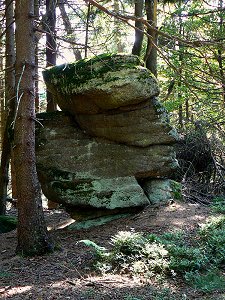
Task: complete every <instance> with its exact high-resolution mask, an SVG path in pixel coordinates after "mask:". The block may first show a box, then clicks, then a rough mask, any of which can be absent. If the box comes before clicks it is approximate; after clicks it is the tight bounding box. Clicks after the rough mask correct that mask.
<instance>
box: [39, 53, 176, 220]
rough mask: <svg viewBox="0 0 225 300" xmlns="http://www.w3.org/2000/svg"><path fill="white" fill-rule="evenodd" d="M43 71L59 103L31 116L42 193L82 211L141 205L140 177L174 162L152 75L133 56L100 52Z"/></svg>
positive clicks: (165, 171)
mask: <svg viewBox="0 0 225 300" xmlns="http://www.w3.org/2000/svg"><path fill="white" fill-rule="evenodd" d="M44 78H45V82H46V85H47V88H48V89H49V90H50V91H51V92H52V94H53V95H54V97H55V100H56V101H57V103H58V105H59V106H60V108H61V109H62V110H63V112H55V113H48V114H40V115H39V117H38V118H39V119H40V122H41V123H42V124H43V126H40V127H39V128H38V130H37V149H36V154H37V169H38V174H39V178H40V182H41V185H42V189H43V192H44V193H45V195H46V196H47V198H48V199H50V200H52V201H55V202H58V203H62V204H64V205H66V206H67V207H70V210H71V211H72V210H73V215H74V210H75V211H76V212H79V215H85V217H86V218H91V216H97V215H98V216H99V214H100V215H102V214H103V215H107V214H109V213H112V212H113V213H115V212H118V211H122V212H124V211H126V210H127V211H130V209H134V208H136V207H143V206H145V205H148V204H149V203H150V202H151V199H150V198H151V196H149V195H152V192H151V193H146V192H144V190H143V189H142V187H141V186H140V185H139V182H141V181H143V180H144V179H145V180H152V179H155V178H166V177H169V176H170V175H171V173H173V172H174V170H175V169H176V167H177V162H176V159H175V152H174V149H173V144H174V143H175V142H176V132H175V130H174V129H173V128H172V127H171V126H170V125H169V123H168V118H167V114H166V112H165V110H164V108H163V107H162V105H161V104H160V103H159V101H158V100H157V99H156V95H158V93H159V88H158V83H157V80H156V79H155V77H154V76H153V75H152V74H151V73H150V72H149V70H147V69H146V68H144V67H143V66H141V63H140V60H139V58H138V57H136V56H133V55H111V56H110V55H101V56H97V57H95V58H93V59H89V60H81V61H78V62H76V63H74V64H69V65H63V66H58V67H53V68H51V69H47V70H46V71H45V72H44ZM152 182H153V183H152V184H151V189H154V181H152ZM157 182H158V181H157ZM152 202H155V200H154V201H152ZM71 207H73V208H74V209H72V208H71ZM82 211H85V213H82Z"/></svg>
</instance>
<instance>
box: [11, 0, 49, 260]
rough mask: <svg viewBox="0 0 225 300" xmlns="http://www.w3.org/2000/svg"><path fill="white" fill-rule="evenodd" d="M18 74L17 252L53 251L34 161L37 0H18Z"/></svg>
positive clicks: (16, 131)
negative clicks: (35, 24) (35, 1)
mask: <svg viewBox="0 0 225 300" xmlns="http://www.w3.org/2000/svg"><path fill="white" fill-rule="evenodd" d="M15 19H16V74H17V76H18V77H17V85H16V87H17V99H18V108H17V109H18V111H17V118H16V122H15V130H14V133H15V135H14V147H13V148H14V155H15V170H16V184H17V200H18V202H17V206H18V229H17V234H18V245H17V253H20V254H22V255H40V254H43V253H45V252H48V251H52V249H53V246H52V243H51V240H50V238H49V236H48V232H47V228H46V225H45V221H44V214H43V210H42V202H41V190H40V184H39V181H38V177H37V172H36V161H35V102H34V100H35V99H34V97H35V94H34V76H35V41H34V26H33V20H34V0H16V9H15Z"/></svg>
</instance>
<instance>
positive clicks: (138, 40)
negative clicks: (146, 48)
mask: <svg viewBox="0 0 225 300" xmlns="http://www.w3.org/2000/svg"><path fill="white" fill-rule="evenodd" d="M143 6H144V1H143V0H136V1H135V11H134V14H135V17H137V18H140V17H143ZM135 27H136V29H135V41H134V46H133V49H132V54H134V55H138V56H140V55H141V48H142V42H143V37H144V32H143V28H144V26H143V23H142V22H141V21H135Z"/></svg>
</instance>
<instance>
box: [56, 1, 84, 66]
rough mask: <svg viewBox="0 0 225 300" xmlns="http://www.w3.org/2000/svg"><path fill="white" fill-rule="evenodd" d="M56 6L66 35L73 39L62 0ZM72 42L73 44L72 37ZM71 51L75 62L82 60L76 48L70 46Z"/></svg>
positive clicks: (72, 31)
mask: <svg viewBox="0 0 225 300" xmlns="http://www.w3.org/2000/svg"><path fill="white" fill-rule="evenodd" d="M58 6H59V9H60V13H61V16H62V19H63V24H64V27H65V30H66V33H67V35H69V37H70V38H71V37H73V33H74V30H73V28H72V26H71V23H70V19H69V17H68V14H67V12H66V9H65V5H64V0H59V1H58ZM73 40H74V42H75V38H74V37H73ZM72 49H73V53H74V56H75V59H76V60H79V59H82V56H81V52H80V50H79V49H77V48H76V47H74V45H72Z"/></svg>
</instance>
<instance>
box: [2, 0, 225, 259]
mask: <svg viewBox="0 0 225 300" xmlns="http://www.w3.org/2000/svg"><path fill="white" fill-rule="evenodd" d="M14 5H15V7H14ZM14 9H15V13H14ZM0 14H1V25H0V26H1V27H0V51H1V52H0V99H1V102H0V104H1V107H0V109H1V113H0V115H1V149H2V159H1V168H0V213H1V214H2V215H4V214H5V212H6V202H7V200H8V189H7V187H8V181H9V175H8V174H9V163H10V160H11V162H12V164H11V169H12V197H11V198H12V199H17V206H18V247H17V252H18V253H23V254H29V255H34V254H41V253H44V252H46V251H52V249H53V248H54V247H53V243H52V241H51V239H50V237H49V236H48V233H47V230H46V226H45V222H44V217H43V212H42V209H41V192H40V188H39V183H38V179H37V174H36V167H35V149H34V145H35V130H34V127H35V122H38V120H37V119H36V117H35V113H37V112H41V111H45V110H47V111H54V110H56V109H57V107H56V104H55V103H54V100H53V98H52V96H51V94H50V93H49V92H48V91H47V92H46V91H45V87H44V84H43V81H42V76H41V72H42V70H43V69H44V68H46V67H49V66H52V65H55V64H59V63H62V62H64V63H65V62H66V63H69V62H71V61H74V60H78V59H82V58H88V57H91V56H93V55H98V54H101V53H104V52H110V53H115V52H123V53H133V54H135V55H138V56H140V57H141V58H142V59H143V61H144V62H145V64H146V67H147V68H149V69H150V70H151V71H152V73H153V74H154V75H155V76H157V78H158V80H159V82H160V87H161V94H160V100H161V101H162V102H163V104H164V105H165V107H166V108H167V110H168V112H169V114H170V118H171V122H172V124H173V125H174V126H175V127H176V128H177V129H178V130H179V132H180V134H181V136H183V138H184V137H185V138H186V140H185V139H184V140H185V143H184V144H185V145H186V149H185V152H186V153H188V155H189V152H191V153H192V154H190V155H193V152H195V154H194V155H195V161H196V165H195V167H196V166H197V165H198V164H200V165H201V164H203V165H204V168H205V169H201V167H200V168H199V170H197V171H199V172H198V176H197V180H198V182H200V183H202V182H203V183H204V184H205V186H207V188H206V189H204V190H203V191H202V190H201V193H203V192H204V193H208V192H209V190H210V193H212V194H215V193H223V192H224V190H223V189H224V122H225V121H224V109H225V73H224V57H225V56H224V52H225V43H224V39H225V27H224V18H225V4H224V1H222V0H218V1H203V0H201V1H191V0H190V1H188V0H185V1H181V0H179V1H149V0H145V1H143V0H137V1H131V0H127V1H119V0H114V1H98V2H97V1H94V0H90V1H69V0H65V1H64V0H59V1H56V0H46V1H38V0H35V1H31V0H23V1H22V0H18V1H16V2H15V3H14V1H12V0H5V1H0ZM15 28H16V30H15ZM197 130H200V131H198V135H197V138H196V135H195V140H194V138H193V135H190V133H193V132H195V133H196V132H197ZM199 133H200V134H199ZM187 137H188V138H187ZM200 137H201V139H199V138H200ZM190 149H191V150H192V151H189V150H190ZM187 150H188V151H187ZM25 157H26V159H24V158H25ZM196 157H198V159H196ZM199 157H202V160H201V161H200V159H199ZM189 158H190V157H189ZM189 158H188V159H189ZM188 159H186V160H188ZM203 161H204V163H203ZM208 166H210V168H208V169H207V167H208ZM185 167H186V166H184V168H185ZM189 169H190V165H189V166H188V168H186V169H185V171H184V172H183V175H182V176H183V178H184V177H185V176H186V175H187V170H188V171H189ZM195 171H196V170H194V171H193V173H192V174H191V175H194V173H195ZM184 175H185V176H184ZM192 198H193V196H192ZM194 198H196V197H194ZM27 211H30V214H29V216H28V215H27ZM29 224H32V226H31V227H30V225H29ZM27 228H29V229H30V228H32V230H29V231H28V230H27Z"/></svg>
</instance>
